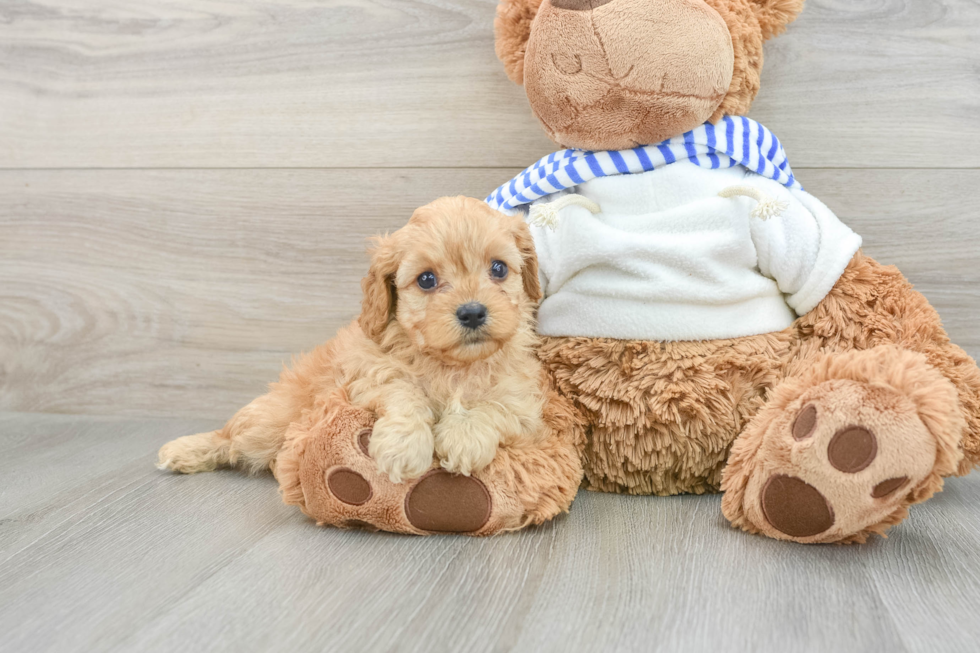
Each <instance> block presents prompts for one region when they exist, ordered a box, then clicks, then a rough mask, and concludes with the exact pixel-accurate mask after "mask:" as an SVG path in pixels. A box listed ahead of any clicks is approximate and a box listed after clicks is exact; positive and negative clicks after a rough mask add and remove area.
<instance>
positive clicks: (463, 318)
mask: <svg viewBox="0 0 980 653" xmlns="http://www.w3.org/2000/svg"><path fill="white" fill-rule="evenodd" d="M456 319H457V320H458V321H459V323H460V324H461V325H462V326H463V328H465V329H479V328H480V327H482V326H483V325H484V324H486V323H487V307H486V306H484V305H483V304H481V303H479V302H470V303H468V304H463V305H462V306H460V307H459V308H457V309H456Z"/></svg>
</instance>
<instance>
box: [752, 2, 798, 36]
mask: <svg viewBox="0 0 980 653" xmlns="http://www.w3.org/2000/svg"><path fill="white" fill-rule="evenodd" d="M803 2H804V0H749V4H751V5H752V9H754V10H755V16H756V18H758V19H759V25H760V26H761V27H762V38H764V39H771V38H772V37H774V36H778V35H780V34H782V33H783V30H785V29H786V26H787V25H789V24H790V23H792V22H793V21H794V20H796V17H797V16H798V15H799V14H800V12H801V11H803Z"/></svg>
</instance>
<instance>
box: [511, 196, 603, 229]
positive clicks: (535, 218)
mask: <svg viewBox="0 0 980 653" xmlns="http://www.w3.org/2000/svg"><path fill="white" fill-rule="evenodd" d="M573 205H575V206H582V207H585V208H586V209H588V211H589V212H590V213H591V214H592V215H595V214H596V213H599V212H601V211H602V209H601V208H600V207H599V205H598V204H596V203H595V202H593V201H592V200H590V199H589V198H588V197H585V196H584V195H576V194H574V193H572V194H569V195H562V196H561V197H559V198H558V199H556V200H554V201H552V202H539V203H537V204H532V205H531V211H530V212H529V214H528V219H529V220H530V222H531V224H533V225H535V226H538V227H548V228H549V229H551V230H552V231H554V230H555V229H557V228H558V213H559V212H560V211H561V210H562V209H564V208H565V207H567V206H573Z"/></svg>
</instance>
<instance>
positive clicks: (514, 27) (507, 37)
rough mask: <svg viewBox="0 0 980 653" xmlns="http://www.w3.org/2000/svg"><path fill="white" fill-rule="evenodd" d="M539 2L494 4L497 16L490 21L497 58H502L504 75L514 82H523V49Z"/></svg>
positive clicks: (508, 0)
mask: <svg viewBox="0 0 980 653" xmlns="http://www.w3.org/2000/svg"><path fill="white" fill-rule="evenodd" d="M540 5H541V0H500V4H499V5H497V19H496V20H495V21H494V23H493V28H494V32H495V34H496V41H497V42H496V50H497V58H498V59H500V61H501V62H503V64H504V69H505V70H506V71H507V76H508V77H510V78H511V80H512V81H513V82H515V83H517V84H523V83H524V49H525V48H526V47H527V40H528V38H529V37H530V36H531V22H532V21H533V20H534V17H535V15H537V13H538V7H539V6H540Z"/></svg>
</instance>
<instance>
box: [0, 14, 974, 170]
mask: <svg viewBox="0 0 980 653" xmlns="http://www.w3.org/2000/svg"><path fill="white" fill-rule="evenodd" d="M495 4H496V1H495V0H326V1H322V0H321V1H317V0H234V1H231V0H195V2H187V1H183V2H174V1H173V0H147V1H145V2H140V3H135V4H134V3H118V2H115V1H113V0H18V1H17V2H4V3H0V61H2V65H0V167H4V168H18V167H21V168H22V167H32V168H63V167H75V168H89V167H284V166H294V167H352V166H353V167H385V166H410V167H414V166H429V167H438V166H445V167H455V166H468V167H487V166H505V167H510V166H513V167H520V168H523V167H525V166H527V165H529V164H530V163H532V162H533V161H534V160H536V159H537V158H538V157H540V156H541V155H543V154H546V153H547V152H549V151H551V150H552V149H553V147H552V146H551V144H550V143H549V142H548V141H547V139H546V138H545V137H544V135H543V133H542V131H541V129H540V128H539V126H538V125H537V123H536V121H535V120H534V119H533V117H532V116H531V115H530V111H529V109H528V106H527V101H526V99H525V97H524V94H523V89H521V88H519V87H517V86H515V85H513V84H511V83H510V82H509V81H508V80H507V79H506V77H505V75H504V72H503V69H502V66H501V65H500V64H499V63H498V61H497V60H496V58H495V56H494V52H493V30H492V20H493V14H494V6H495ZM977 25H980V5H978V4H977V3H976V2H974V1H972V0H915V1H914V2H910V1H908V0H808V2H807V8H806V10H805V11H804V13H803V15H802V17H801V18H800V19H799V20H798V21H797V22H796V23H795V24H793V25H792V26H791V27H790V30H789V32H788V33H787V34H786V35H785V36H783V37H781V38H779V39H776V40H775V41H773V42H772V43H770V44H769V46H768V49H767V54H766V56H767V65H766V68H765V71H764V79H763V87H762V92H761V94H760V97H759V99H758V100H757V102H756V104H755V106H754V109H753V113H752V115H753V117H755V118H757V119H759V120H760V121H762V122H763V123H764V124H766V125H767V126H768V127H769V128H770V129H772V130H773V131H774V132H775V133H777V134H778V135H779V136H780V138H781V139H782V140H783V142H784V143H785V144H786V146H787V149H788V151H789V153H790V156H791V161H792V162H793V165H794V166H797V167H840V166H844V167H909V166H912V167H978V166H980V125H978V123H977V121H976V119H975V117H976V115H977V113H978V110H980V76H978V75H977V70H978V67H980V29H977Z"/></svg>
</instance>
